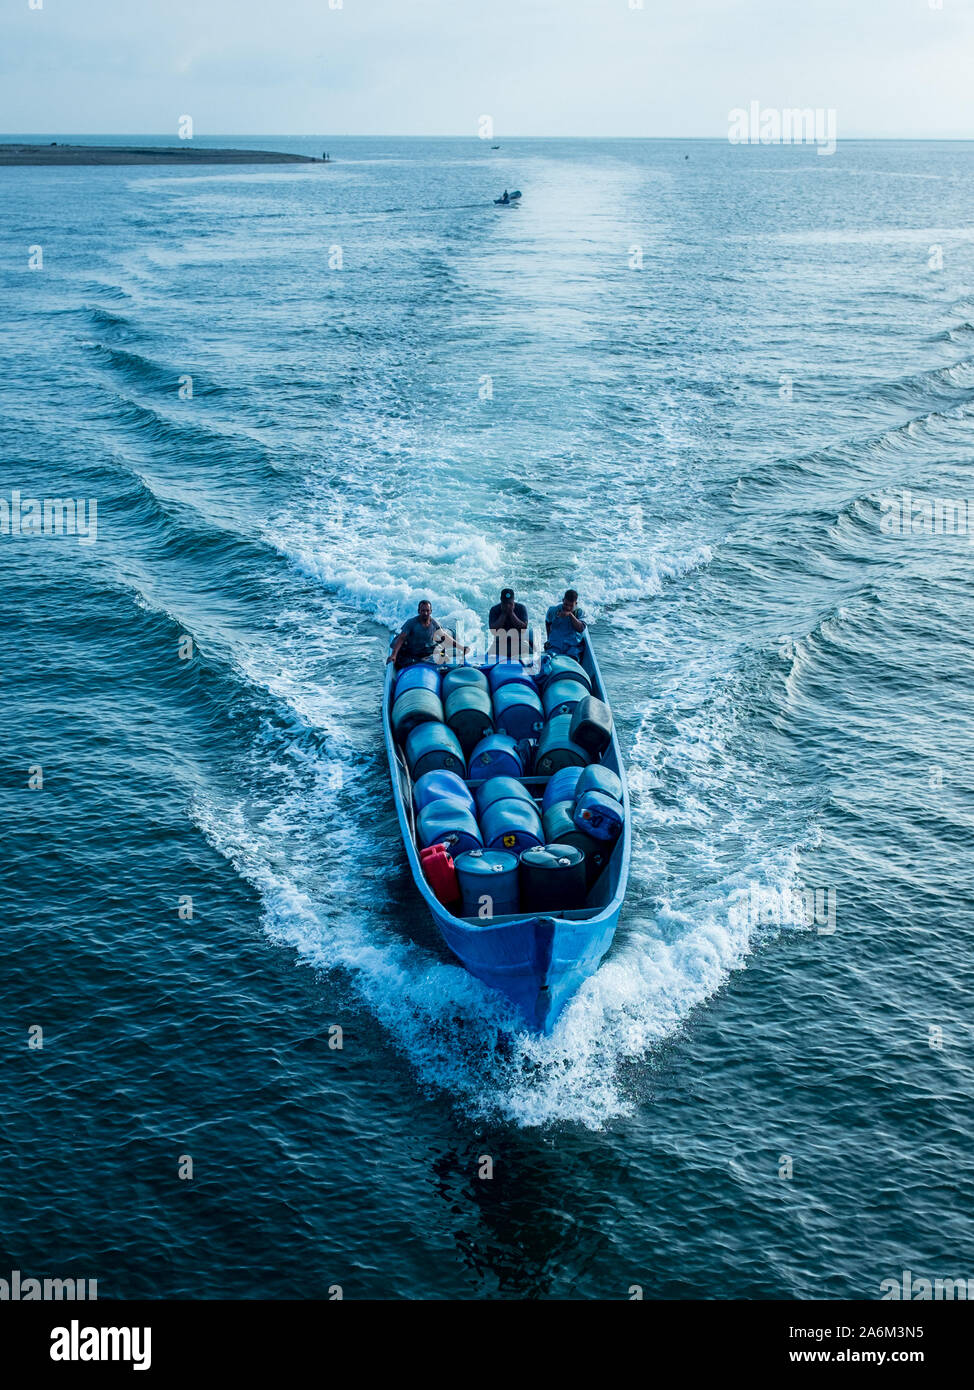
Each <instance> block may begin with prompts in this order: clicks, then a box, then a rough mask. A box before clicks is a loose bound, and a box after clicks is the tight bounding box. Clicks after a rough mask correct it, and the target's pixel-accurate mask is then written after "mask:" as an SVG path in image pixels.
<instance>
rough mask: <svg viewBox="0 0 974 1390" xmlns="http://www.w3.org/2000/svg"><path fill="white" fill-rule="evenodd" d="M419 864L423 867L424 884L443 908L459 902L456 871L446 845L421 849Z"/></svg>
mask: <svg viewBox="0 0 974 1390" xmlns="http://www.w3.org/2000/svg"><path fill="white" fill-rule="evenodd" d="M419 862H420V864H422V866H423V874H424V876H425V878H426V882H427V883H428V884H429V886H430V887H431V888H432V890H433V896H434V897H435V898H436V900H437V901H438V902H441V903H442V904H443V906H444V907H450V906H452V904H453V903H458V902H459V901H460V884H459V881H458V879H457V871H456V869H455V868H454V867H453V860H452V859H451V858H450V855H449V852H448V850H447V847H446V845H430V847H429V849H421V850H420V852H419Z"/></svg>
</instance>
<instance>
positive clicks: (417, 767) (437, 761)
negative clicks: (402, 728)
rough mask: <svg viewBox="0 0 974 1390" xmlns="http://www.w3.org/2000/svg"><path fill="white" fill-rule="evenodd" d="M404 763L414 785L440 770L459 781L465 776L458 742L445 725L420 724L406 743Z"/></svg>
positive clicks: (461, 752) (464, 767)
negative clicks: (422, 778) (452, 773)
mask: <svg viewBox="0 0 974 1390" xmlns="http://www.w3.org/2000/svg"><path fill="white" fill-rule="evenodd" d="M406 762H407V764H408V766H409V771H410V773H411V775H412V779H413V781H414V782H418V781H419V779H420V778H421V777H423V776H425V775H426V773H427V772H434V771H436V770H437V769H442V770H443V771H444V772H455V773H457V774H458V776H460V777H462V776H463V775H464V773H465V772H466V770H467V769H466V766H465V764H464V760H463V749H462V748H461V747H460V740H459V739H458V738H457V736H456V734H455V733H454V732H453V730H452V729H448V728H447V727H446V725H445V724H420V725H419V726H418V727H417V728H415V729H414V730H413V731H412V733H411V734H410V735H409V737H408V738H407V739H406Z"/></svg>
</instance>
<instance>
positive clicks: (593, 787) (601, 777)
mask: <svg viewBox="0 0 974 1390" xmlns="http://www.w3.org/2000/svg"><path fill="white" fill-rule="evenodd" d="M552 781H554V778H552ZM549 785H550V783H549ZM583 792H604V793H605V795H606V796H611V797H613V798H614V799H615V800H616V801H618V802H619V803H620V805H621V804H622V782H621V781H620V780H619V778H618V777H617V776H616V774H615V773H614V772H613V771H612V770H611V768H608V767H603V766H602V765H601V763H592V764H591V766H590V767H587V768H585V769H584V770H583V772H582V774H581V776H580V777H579V779H578V785H577V786H576V788H575V796H581V795H582V793H583Z"/></svg>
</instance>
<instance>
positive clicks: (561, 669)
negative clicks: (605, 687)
mask: <svg viewBox="0 0 974 1390" xmlns="http://www.w3.org/2000/svg"><path fill="white" fill-rule="evenodd" d="M557 680H573V681H578V682H579V684H580V685H584V687H585V689H586V691H591V689H592V678H591V676H590V675H589V673H588V672H587V671H586V670H585V668H584V666H581V665H580V664H579V663H578V662H577V661H576V660H575V658H574V657H573V656H561V655H560V654H557V653H555V652H545V654H544V656H543V657H542V658H541V670H540V671H539V672H538V689H539V690H544V688H545V686H546V685H547V684H548V682H549V681H557Z"/></svg>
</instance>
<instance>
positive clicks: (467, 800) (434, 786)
mask: <svg viewBox="0 0 974 1390" xmlns="http://www.w3.org/2000/svg"><path fill="white" fill-rule="evenodd" d="M441 796H452V797H453V799H454V801H460V802H462V803H463V804H464V805H465V806H467V807H468V808H469V809H470V810H471V811H472V810H473V809H474V800H473V797H472V796H471V794H470V791H469V789H468V787H467V786H466V785H465V783H464V781H463V779H462V777H458V776H457V774H456V773H455V772H444V771H442V769H438V770H437V771H435V772H427V773H426V774H425V776H423V777H421V778H420V779H419V781H418V782H416V783H415V785H414V786H413V800H414V801H415V803H416V810H417V811H421V810H422V809H423V807H424V806H428V805H429V804H430V802H431V801H438V800H439V798H440V797H441Z"/></svg>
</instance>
